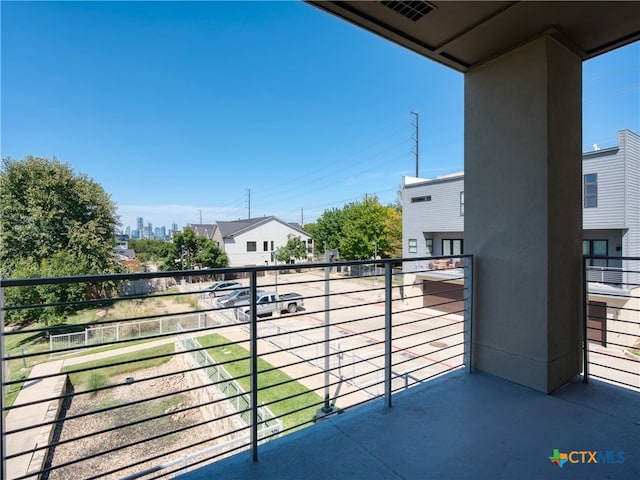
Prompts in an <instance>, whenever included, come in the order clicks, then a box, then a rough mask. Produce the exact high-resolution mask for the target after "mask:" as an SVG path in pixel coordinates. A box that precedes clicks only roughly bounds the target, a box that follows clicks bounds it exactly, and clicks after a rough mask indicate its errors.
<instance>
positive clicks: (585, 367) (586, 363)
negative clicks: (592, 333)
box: [582, 258, 589, 383]
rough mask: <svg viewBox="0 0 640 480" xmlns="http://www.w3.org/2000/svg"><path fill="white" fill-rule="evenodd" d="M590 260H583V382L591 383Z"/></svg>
mask: <svg viewBox="0 0 640 480" xmlns="http://www.w3.org/2000/svg"><path fill="white" fill-rule="evenodd" d="M588 262H589V260H588V259H586V258H583V259H582V310H583V312H582V355H583V357H582V381H583V382H584V383H589V341H588V337H587V336H588V329H587V322H588V318H589V293H588V285H587V263H588Z"/></svg>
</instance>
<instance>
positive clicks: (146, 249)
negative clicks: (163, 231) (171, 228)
mask: <svg viewBox="0 0 640 480" xmlns="http://www.w3.org/2000/svg"><path fill="white" fill-rule="evenodd" d="M129 248H131V249H133V250H135V252H136V258H137V259H138V260H140V261H141V262H143V263H144V262H154V263H159V262H163V261H164V259H165V258H167V255H169V251H170V250H171V244H170V243H169V242H165V241H164V240H150V239H146V238H145V239H132V240H129Z"/></svg>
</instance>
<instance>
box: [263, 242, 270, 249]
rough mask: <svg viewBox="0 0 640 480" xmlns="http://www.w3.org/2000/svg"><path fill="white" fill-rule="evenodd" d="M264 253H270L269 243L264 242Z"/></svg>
mask: <svg viewBox="0 0 640 480" xmlns="http://www.w3.org/2000/svg"><path fill="white" fill-rule="evenodd" d="M262 251H263V252H268V251H269V242H268V241H264V242H262Z"/></svg>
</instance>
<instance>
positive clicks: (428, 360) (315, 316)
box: [207, 271, 464, 396]
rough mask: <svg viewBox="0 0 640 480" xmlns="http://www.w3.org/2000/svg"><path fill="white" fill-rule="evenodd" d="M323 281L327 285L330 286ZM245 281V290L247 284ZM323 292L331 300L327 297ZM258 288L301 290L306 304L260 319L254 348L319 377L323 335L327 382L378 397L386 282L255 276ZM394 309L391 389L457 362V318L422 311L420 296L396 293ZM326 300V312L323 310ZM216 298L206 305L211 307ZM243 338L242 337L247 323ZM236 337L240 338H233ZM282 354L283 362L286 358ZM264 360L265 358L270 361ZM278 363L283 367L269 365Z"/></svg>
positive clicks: (225, 317)
mask: <svg viewBox="0 0 640 480" xmlns="http://www.w3.org/2000/svg"><path fill="white" fill-rule="evenodd" d="M327 283H328V285H327ZM243 284H245V285H248V283H247V282H246V281H244V282H243ZM327 288H328V291H329V294H330V295H329V297H327V296H326V295H325V291H326V290H325V289H327ZM258 289H262V290H276V289H277V291H278V292H279V293H280V294H283V293H298V294H300V295H302V297H303V298H304V305H303V307H302V308H301V309H299V311H298V312H297V313H295V314H289V313H282V314H281V315H279V316H277V315H276V316H273V317H266V318H261V319H259V322H258V336H259V338H260V339H262V340H264V342H260V345H262V346H259V350H260V352H261V353H262V352H263V351H265V352H267V351H269V350H270V349H271V347H269V348H267V347H266V345H265V344H266V343H267V342H268V343H269V344H271V345H277V346H278V347H279V349H280V350H286V351H287V354H288V361H289V362H291V361H294V359H304V360H305V361H306V363H307V366H308V365H312V366H315V367H317V371H318V372H320V373H321V372H322V370H323V369H324V367H325V356H324V353H325V348H327V343H326V342H325V335H326V334H327V333H328V337H329V342H328V350H329V354H330V355H329V368H330V369H331V373H332V375H333V377H334V378H333V380H332V382H336V381H337V380H336V379H340V378H341V379H343V381H345V382H347V383H348V384H349V385H351V386H353V387H356V388H361V389H364V391H366V392H367V394H368V395H370V396H378V395H381V394H383V392H384V385H383V383H382V381H383V376H384V365H385V352H384V337H385V329H384V327H385V314H384V313H385V312H384V284H383V281H382V279H381V278H373V277H371V278H357V279H354V278H349V277H345V276H338V275H336V274H335V273H334V274H333V275H332V276H331V278H330V280H329V282H325V281H324V276H323V273H322V272H321V271H318V272H311V273H291V274H284V275H283V274H279V275H278V277H277V279H276V277H275V275H271V276H265V277H260V278H259V279H258ZM393 296H394V302H393V309H392V335H393V336H392V338H393V340H392V342H391V349H392V365H393V367H392V376H393V378H394V382H393V388H394V390H395V389H401V388H404V387H405V386H410V385H412V384H415V383H418V382H421V381H424V380H426V379H428V378H431V377H433V376H435V375H438V374H440V373H442V372H445V371H448V370H450V369H452V368H458V367H460V366H461V365H462V361H463V352H464V345H463V341H464V334H463V325H464V323H463V317H462V315H456V314H447V313H443V312H438V311H435V310H429V309H426V308H421V307H420V304H419V302H421V298H420V299H418V298H405V299H404V300H403V299H401V298H400V296H399V290H398V289H397V288H396V289H394V295H393ZM327 298H328V308H326V307H327ZM214 305H215V304H214V301H213V300H211V299H210V300H208V301H207V306H209V307H211V306H214ZM215 314H216V316H217V317H218V318H219V319H220V322H221V323H227V324H229V325H234V326H235V328H234V329H233V331H235V332H236V334H237V333H238V332H237V330H238V329H237V325H238V323H237V321H236V316H235V314H234V311H233V310H232V309H229V310H221V311H217V312H215ZM240 325H241V326H242V327H243V331H244V332H245V333H244V335H243V336H242V337H241V338H242V339H243V340H246V339H247V336H246V335H247V333H246V332H247V331H248V328H247V324H246V323H240ZM233 336H234V337H236V338H238V337H237V336H236V335H233ZM285 358H287V357H282V356H281V357H280V361H284V362H285V363H286V361H287V360H285ZM267 361H270V360H269V359H268V358H267ZM271 363H273V364H274V365H275V366H280V365H278V364H276V363H274V362H273V361H271Z"/></svg>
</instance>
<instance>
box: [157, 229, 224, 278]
mask: <svg viewBox="0 0 640 480" xmlns="http://www.w3.org/2000/svg"><path fill="white" fill-rule="evenodd" d="M170 245H171V246H170V248H169V253H168V255H167V257H166V259H165V261H164V264H163V265H162V269H163V270H193V269H195V268H217V267H226V266H227V264H228V263H229V258H228V257H227V254H226V253H225V252H223V251H222V250H221V249H220V247H218V245H217V243H216V242H214V241H213V240H208V239H206V238H204V237H198V236H196V234H195V232H194V231H193V230H192V229H191V228H185V229H184V230H183V231H182V232H180V233H176V234H174V236H173V240H172V242H171V243H170Z"/></svg>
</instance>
